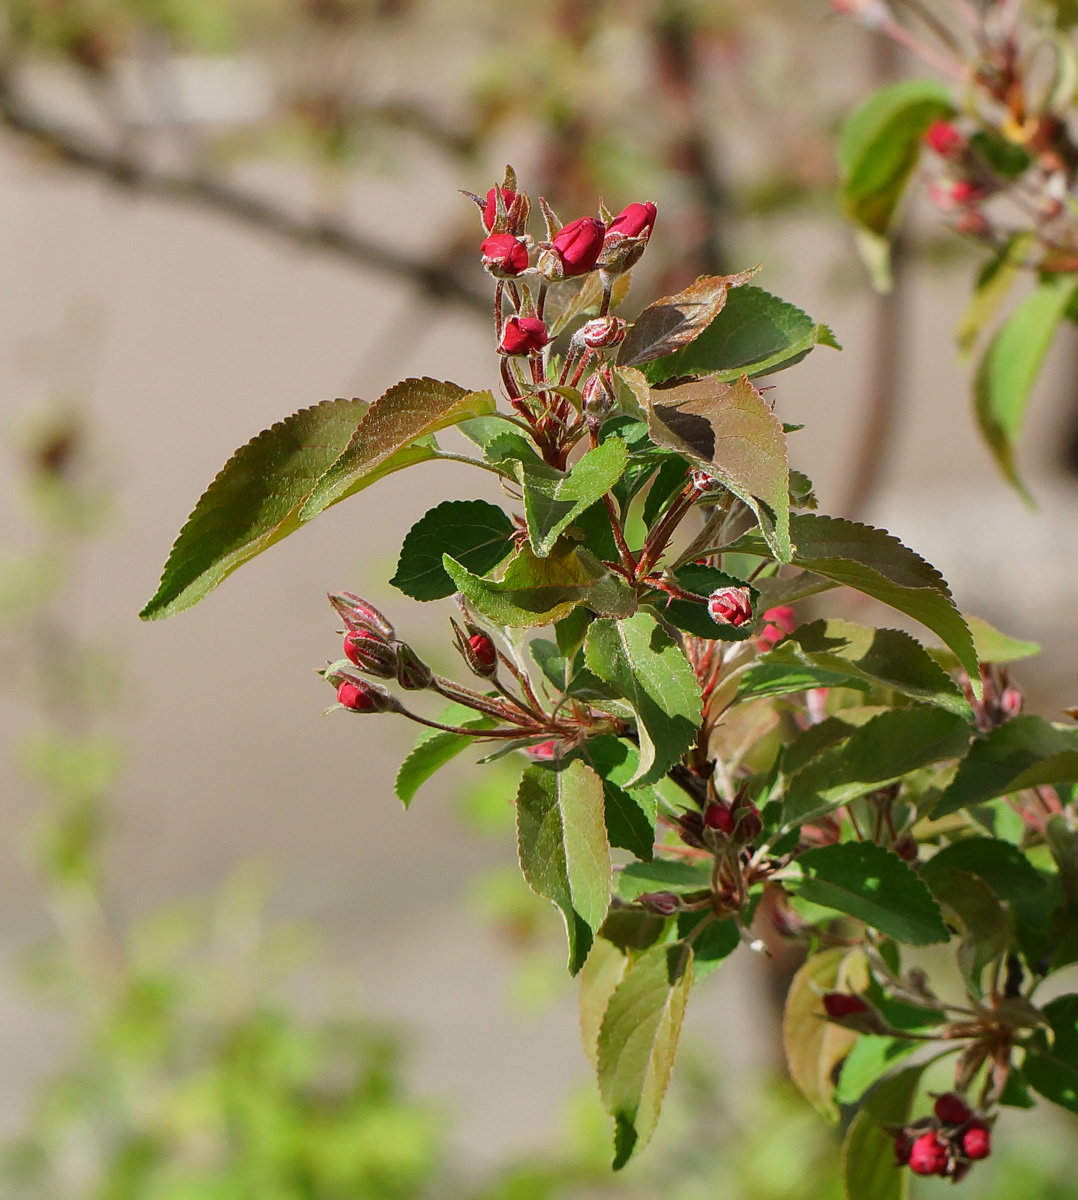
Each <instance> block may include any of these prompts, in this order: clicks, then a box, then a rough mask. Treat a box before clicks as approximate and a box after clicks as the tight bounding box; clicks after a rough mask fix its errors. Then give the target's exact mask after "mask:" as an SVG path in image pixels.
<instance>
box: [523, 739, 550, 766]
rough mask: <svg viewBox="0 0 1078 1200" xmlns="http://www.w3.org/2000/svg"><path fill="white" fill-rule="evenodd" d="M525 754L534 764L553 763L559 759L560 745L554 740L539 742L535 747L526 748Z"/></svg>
mask: <svg viewBox="0 0 1078 1200" xmlns="http://www.w3.org/2000/svg"><path fill="white" fill-rule="evenodd" d="M524 754H525V756H526V757H528V758H530V759H531V760H532V762H551V761H552V760H553V759H555V758H557V757H558V743H557V742H556V741H555V740H554V738H550V739H549V741H546V742H539V743H538V744H537V745H535V746H525V748H524Z"/></svg>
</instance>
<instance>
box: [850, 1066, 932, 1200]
mask: <svg viewBox="0 0 1078 1200" xmlns="http://www.w3.org/2000/svg"><path fill="white" fill-rule="evenodd" d="M924 1072H925V1064H923V1063H921V1064H918V1065H917V1066H915V1067H907V1068H906V1069H905V1070H903V1071H899V1072H898V1073H897V1074H896V1075H892V1076H891V1077H890V1078H888V1079H885V1080H883V1081H882V1082H881V1083H880V1084H879V1085H878V1086H877V1087H876V1088H875V1089H874V1090H873V1091H872V1092H871V1093H870V1094H869V1097H868V1100H867V1101H866V1102H865V1105H864V1107H863V1108H862V1109H861V1111H860V1112H859V1113H858V1114H857V1116H856V1117H854V1119H853V1121H852V1123H851V1124H850V1128H849V1130H848V1131H847V1133H846V1140H845V1142H844V1143H843V1146H842V1186H843V1191H844V1194H845V1198H846V1200H905V1197H906V1196H908V1195H909V1185H910V1172H909V1171H901V1170H897V1169H896V1167H895V1144H894V1141H893V1140H892V1138H891V1136H890V1134H888V1133H887V1132H886V1130H884V1129H883V1128H882V1126H883V1125H905V1124H906V1123H907V1122H908V1121H909V1119H910V1110H911V1109H912V1107H913V1100H914V1097H915V1096H916V1094H917V1089H918V1087H919V1086H920V1083H921V1076H922V1075H923V1074H924Z"/></svg>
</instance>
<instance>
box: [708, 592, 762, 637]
mask: <svg viewBox="0 0 1078 1200" xmlns="http://www.w3.org/2000/svg"><path fill="white" fill-rule="evenodd" d="M707 611H708V612H709V613H710V614H711V619H712V620H713V621H714V622H715V624H716V625H732V626H733V627H734V628H735V629H740V628H741V626H742V625H747V624H748V622H749V621H751V620H752V593H751V592H750V591H749V589H748V588H743V587H724V588H718V589H717V590H716V591H714V592H712V593H711V595H710V596H708V598H707Z"/></svg>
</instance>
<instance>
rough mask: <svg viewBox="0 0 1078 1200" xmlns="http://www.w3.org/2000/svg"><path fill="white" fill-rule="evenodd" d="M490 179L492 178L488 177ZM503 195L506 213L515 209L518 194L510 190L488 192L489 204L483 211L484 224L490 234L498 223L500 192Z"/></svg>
mask: <svg viewBox="0 0 1078 1200" xmlns="http://www.w3.org/2000/svg"><path fill="white" fill-rule="evenodd" d="M487 178H488V179H489V178H490V176H489V175H488V176H487ZM499 191H500V192H501V194H502V202H503V204H504V205H505V209H506V213H508V211H509V209H511V208H512V207H513V202H514V201H515V200H516V198H517V194H516V192H514V191H511V190H510V189H509V188H491V189H490V191H489V192H487V203H486V206H485V207H484V209H483V224H484V225H485V226H486V228H487V231H488V232H489V231H490V230H492V229H493V228H494V226H495V225H496V224H497V222H498V192H499Z"/></svg>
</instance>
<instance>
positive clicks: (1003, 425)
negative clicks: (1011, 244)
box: [973, 275, 1076, 500]
mask: <svg viewBox="0 0 1078 1200" xmlns="http://www.w3.org/2000/svg"><path fill="white" fill-rule="evenodd" d="M1075 290H1076V285H1075V282H1074V278H1073V276H1070V275H1058V276H1054V277H1051V278H1049V279H1047V280H1045V281H1044V282H1043V283H1041V284H1040V285H1039V286H1038V288H1037V290H1036V291H1035V292H1034V293H1033V294H1032V295H1031V296H1027V297H1026V299H1025V300H1023V301H1022V303H1021V304H1020V305H1019V306H1018V308H1017V309H1016V310H1015V311H1014V313H1012V314H1011V316H1010V317H1009V318H1008V319H1007V321H1006V323H1005V324H1004V325H1003V327H1002V328H1001V329H1000V330H999V331H998V332H997V333H996V335H995V337H993V338H992V341H991V342H990V343H989V345H988V349H987V350H986V351H985V354H984V357H983V358H982V359H981V362H980V365H979V366H978V367H977V374H976V376H975V377H974V380H973V407H974V412H975V413H976V415H977V424H978V425H979V426H980V428H981V433H982V434H983V435H984V439H985V441H986V442H987V443H988V446H989V448H990V449H991V451H992V453H993V454H994V455H995V458H996V462H997V463H998V464H999V469H1000V470H1001V471H1002V472H1003V474H1004V475H1005V476H1006V478H1007V479H1008V480H1009V481H1010V482H1011V483H1012V484H1013V485H1014V487H1015V488H1016V489H1017V490H1018V491H1019V493H1021V495H1022V496H1023V497H1025V498H1026V500H1029V493H1028V492H1027V491H1026V489H1025V486H1024V484H1023V483H1022V481H1021V479H1020V478H1019V477H1018V468H1017V466H1016V464H1015V461H1014V450H1015V443H1016V442H1017V440H1018V437H1019V434H1020V433H1021V431H1022V422H1023V420H1024V419H1025V415H1026V408H1027V407H1028V405H1029V398H1030V394H1031V393H1032V391H1033V385H1034V383H1036V381H1037V376H1038V374H1039V373H1040V369H1041V364H1042V363H1043V362H1044V356H1045V355H1046V354H1047V353H1048V347H1049V346H1050V345H1051V344H1052V339H1053V338H1054V337H1055V334H1056V330H1057V328H1058V327H1059V323H1060V322H1061V321H1062V320H1063V316H1064V314H1065V313H1066V311H1067V305H1068V304H1070V302H1071V299H1072V298H1073V296H1074V295H1075Z"/></svg>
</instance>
